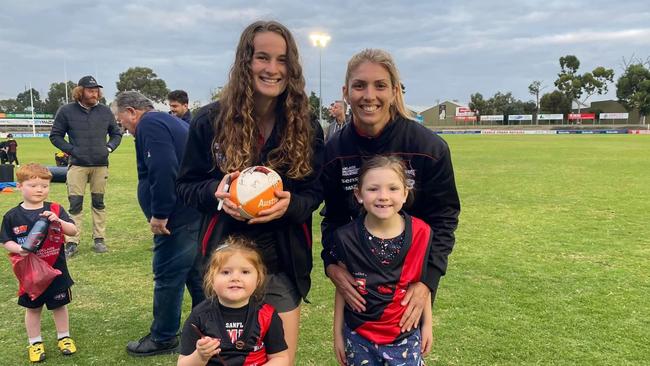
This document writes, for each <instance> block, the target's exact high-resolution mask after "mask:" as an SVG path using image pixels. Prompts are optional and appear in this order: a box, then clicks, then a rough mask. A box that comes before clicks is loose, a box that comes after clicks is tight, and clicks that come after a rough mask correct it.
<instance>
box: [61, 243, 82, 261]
mask: <svg viewBox="0 0 650 366" xmlns="http://www.w3.org/2000/svg"><path fill="white" fill-rule="evenodd" d="M77 246H79V244H77V243H73V242H71V241H69V242H67V243H65V249H64V252H65V259H70V258H72V257H74V256H75V255H77V253H78V252H79V249H78V248H77Z"/></svg>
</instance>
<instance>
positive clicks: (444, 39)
mask: <svg viewBox="0 0 650 366" xmlns="http://www.w3.org/2000/svg"><path fill="white" fill-rule="evenodd" d="M0 5H1V7H0V9H2V10H1V12H0V49H1V50H2V53H1V56H0V99H6V98H15V97H16V95H17V94H18V93H19V92H22V91H23V90H24V89H25V86H26V85H27V86H29V83H30V82H31V83H32V86H33V87H34V88H35V89H36V90H38V91H40V92H41V94H42V99H45V97H46V96H47V92H48V90H49V85H50V84H51V83H52V82H57V81H62V80H63V78H64V69H65V70H66V72H67V76H68V79H69V80H72V81H74V82H77V81H78V80H79V78H80V77H81V76H83V75H86V74H93V75H95V76H96V77H97V80H98V82H99V83H100V84H103V85H104V92H105V95H106V97H107V99H108V100H109V101H110V100H112V99H113V97H114V95H115V91H116V87H115V83H116V81H117V80H118V75H119V74H120V73H121V72H123V71H125V70H126V69H128V68H129V67H133V66H146V67H150V68H152V69H153V70H154V71H155V72H156V73H157V74H158V76H159V77H160V78H162V79H163V80H165V81H166V82H167V86H168V88H170V89H185V90H187V91H188V92H189V94H190V99H191V100H192V101H196V100H199V101H201V102H206V101H207V99H208V97H209V94H210V90H211V89H214V88H217V87H219V86H222V85H224V83H225V81H226V78H227V74H228V71H229V69H230V66H231V64H232V61H233V58H234V49H235V47H236V44H237V41H238V39H239V35H240V34H241V31H242V30H243V29H244V28H245V27H246V26H247V25H248V24H250V23H251V22H253V21H255V20H258V19H267V20H268V19H274V20H278V21H280V22H281V23H283V24H285V25H286V26H287V27H288V28H289V29H290V30H291V31H292V32H293V34H294V36H295V38H296V40H297V42H298V47H299V50H300V55H301V59H302V65H303V70H304V74H305V79H306V81H307V92H308V93H309V91H315V92H316V93H317V94H318V85H319V50H318V49H317V48H315V47H314V46H312V45H311V43H310V40H309V34H310V33H311V32H314V31H322V32H327V33H328V34H329V35H330V36H331V37H332V39H331V42H330V44H329V45H328V46H327V47H326V48H325V49H323V51H322V52H323V53H322V56H323V58H322V72H323V76H322V84H323V101H324V103H327V104H329V102H331V101H332V100H334V99H336V98H339V97H340V94H341V85H342V83H343V78H344V73H345V67H346V63H347V61H348V59H349V58H350V57H351V56H352V55H353V54H354V53H356V52H357V51H359V50H361V49H363V48H383V49H385V50H387V51H389V52H390V53H391V54H392V55H393V57H394V58H395V60H396V62H397V65H398V67H399V69H400V73H401V77H402V80H403V83H404V84H405V85H406V101H407V103H409V104H411V105H415V106H431V105H434V104H436V101H438V100H440V101H443V100H454V99H456V100H459V101H461V102H463V103H466V102H467V101H468V100H469V96H470V94H472V93H475V92H480V93H482V94H483V95H484V96H485V97H486V98H487V97H490V96H492V95H493V94H494V93H495V92H497V91H502V92H508V91H511V92H512V93H513V94H514V95H515V96H516V97H517V98H520V99H523V100H529V99H532V96H530V95H529V94H528V85H529V84H530V83H531V82H532V81H533V80H541V81H543V85H546V86H548V87H547V89H545V90H544V91H545V92H548V91H551V90H552V89H553V82H554V80H555V79H556V77H557V73H558V71H559V63H558V59H559V58H560V57H561V56H564V55H567V54H574V55H576V56H577V57H578V58H579V60H580V62H581V67H580V71H581V72H585V71H591V70H593V68H594V67H596V66H605V67H608V68H612V69H614V72H615V80H616V79H617V78H618V77H619V76H620V74H621V71H622V65H623V62H622V59H623V57H625V58H628V59H629V58H630V57H632V56H633V55H634V56H636V57H642V58H644V59H645V58H647V57H649V56H650V22H649V21H648V20H649V19H650V3H648V0H619V1H611V0H610V1H601V0H589V1H587V0H583V1H567V0H544V1H494V0H461V1H433V0H411V1H395V0H392V1H364V2H360V1H288V0H284V1H282V0H280V1H278V0H276V1H207V0H203V1H202V0H182V1H179V0H175V1H169V0H152V1H145V0H130V1H124V0H101V1H87V0H86V1H76V0H49V1H45V0H43V1H32V0H22V1H18V0H0ZM64 65H65V67H64ZM614 89H615V88H614V86H613V85H612V86H611V87H610V93H609V94H608V95H607V96H605V97H600V96H597V97H595V98H594V99H596V100H600V99H606V98H608V97H609V98H615V91H614Z"/></svg>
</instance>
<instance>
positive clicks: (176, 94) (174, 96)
mask: <svg viewBox="0 0 650 366" xmlns="http://www.w3.org/2000/svg"><path fill="white" fill-rule="evenodd" d="M167 100H168V101H169V109H170V111H169V114H173V115H175V116H176V117H178V118H180V119H182V120H183V121H185V122H187V123H188V124H189V123H190V121H191V120H192V112H190V107H189V103H190V99H189V98H188V96H187V92H186V91H185V90H174V91H173V92H171V93H169V95H167Z"/></svg>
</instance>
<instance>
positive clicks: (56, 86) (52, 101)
mask: <svg viewBox="0 0 650 366" xmlns="http://www.w3.org/2000/svg"><path fill="white" fill-rule="evenodd" d="M76 85H77V84H75V83H73V82H72V81H68V101H71V100H72V89H74V87H75V86H76ZM65 96H66V94H65V84H64V83H63V82H58V83H52V84H50V91H49V92H48V93H47V99H45V107H44V110H45V113H52V114H54V113H56V111H58V110H59V107H61V106H62V105H64V104H65V103H66V98H65Z"/></svg>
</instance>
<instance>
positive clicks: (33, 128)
mask: <svg viewBox="0 0 650 366" xmlns="http://www.w3.org/2000/svg"><path fill="white" fill-rule="evenodd" d="M29 102H30V104H31V106H32V135H34V137H36V122H35V121H34V96H33V95H32V82H31V81H30V82H29Z"/></svg>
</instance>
